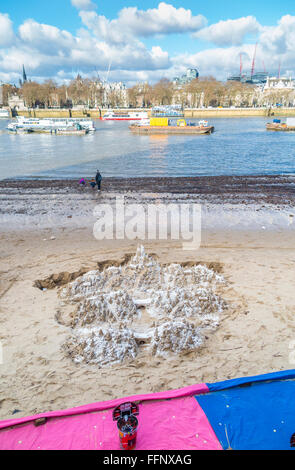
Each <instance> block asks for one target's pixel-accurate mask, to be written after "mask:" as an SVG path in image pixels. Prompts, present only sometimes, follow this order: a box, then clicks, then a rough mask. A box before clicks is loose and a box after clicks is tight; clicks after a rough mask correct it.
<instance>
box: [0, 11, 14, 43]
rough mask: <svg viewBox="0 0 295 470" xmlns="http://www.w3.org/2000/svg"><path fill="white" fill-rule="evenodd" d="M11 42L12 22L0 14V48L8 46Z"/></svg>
mask: <svg viewBox="0 0 295 470" xmlns="http://www.w3.org/2000/svg"><path fill="white" fill-rule="evenodd" d="M13 40H14V33H13V25H12V21H11V19H10V18H9V16H8V15H7V14H5V13H0V47H4V46H9V45H10V44H11V43H12V42H13Z"/></svg>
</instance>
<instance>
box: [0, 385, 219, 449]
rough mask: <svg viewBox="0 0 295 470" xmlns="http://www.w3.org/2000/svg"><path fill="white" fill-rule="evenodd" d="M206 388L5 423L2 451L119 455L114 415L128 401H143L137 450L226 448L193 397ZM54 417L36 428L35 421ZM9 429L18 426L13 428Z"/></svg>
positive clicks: (0, 436) (2, 424)
mask: <svg viewBox="0 0 295 470" xmlns="http://www.w3.org/2000/svg"><path fill="white" fill-rule="evenodd" d="M207 391H208V388H207V386H206V385H205V384H199V385H195V386H191V387H186V388H184V389H180V390H172V391H168V392H161V393H155V394H149V395H135V396H132V397H127V398H124V399H117V400H111V401H107V402H101V403H94V404H92V405H86V406H82V407H78V408H72V409H69V410H62V411H53V412H48V413H42V414H39V415H36V416H31V417H28V418H20V419H17V420H9V421H2V422H0V429H2V430H1V431H0V449H1V450H8V449H9V450H12V449H13V450H14V449H20V450H24V449H32V450H39V449H40V450H41V449H43V450H45V449H60V450H61V449H63V450H74V449H79V450H94V449H104V450H116V449H119V438H118V431H117V425H116V422H114V421H113V420H112V410H113V408H114V407H115V406H117V405H118V404H120V403H123V402H124V401H129V400H130V401H137V402H138V401H139V402H141V403H140V405H139V428H138V438H137V446H136V448H137V449H138V450H144V449H147V450H157V449H163V450H174V449H184V450H188V449H216V450H217V449H221V445H220V443H219V441H218V440H217V438H216V436H215V433H214V431H213V429H212V427H211V425H210V423H209V422H208V419H207V417H206V415H205V414H204V412H203V410H202V408H201V407H200V406H199V404H198V403H197V401H196V400H195V398H194V397H193V395H196V394H200V393H206V392H207ZM39 417H47V418H50V419H48V420H47V422H46V423H45V424H43V425H41V426H38V427H36V426H35V425H34V422H33V421H34V420H36V419H37V418H39ZM7 426H14V427H13V428H11V427H9V428H8V427H7Z"/></svg>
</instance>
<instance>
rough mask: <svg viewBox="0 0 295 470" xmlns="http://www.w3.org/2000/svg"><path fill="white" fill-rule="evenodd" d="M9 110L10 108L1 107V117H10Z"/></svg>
mask: <svg viewBox="0 0 295 470" xmlns="http://www.w3.org/2000/svg"><path fill="white" fill-rule="evenodd" d="M9 118H10V116H9V111H8V109H0V119H9Z"/></svg>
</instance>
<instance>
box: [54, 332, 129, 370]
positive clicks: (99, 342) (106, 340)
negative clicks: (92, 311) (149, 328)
mask: <svg viewBox="0 0 295 470" xmlns="http://www.w3.org/2000/svg"><path fill="white" fill-rule="evenodd" d="M63 347H64V350H65V352H66V354H67V355H68V356H70V357H71V358H72V359H73V360H74V362H76V363H80V362H83V361H85V362H87V363H88V364H91V363H94V364H98V365H99V366H104V365H110V364H113V363H116V362H122V361H123V360H124V359H127V358H131V359H134V358H135V357H136V354H137V349H138V346H137V342H136V340H135V338H134V333H133V332H132V331H131V330H129V329H127V328H124V327H123V328H121V329H114V328H111V327H109V328H107V329H104V328H80V329H79V331H78V332H76V333H75V334H73V335H72V336H71V337H70V338H69V339H68V340H67V341H66V343H65V344H64V346H63Z"/></svg>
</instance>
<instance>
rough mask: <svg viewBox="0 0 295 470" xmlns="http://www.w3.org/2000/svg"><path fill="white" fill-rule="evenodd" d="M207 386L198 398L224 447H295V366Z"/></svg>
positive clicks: (251, 448) (243, 448)
mask: <svg viewBox="0 0 295 470" xmlns="http://www.w3.org/2000/svg"><path fill="white" fill-rule="evenodd" d="M207 386H208V388H209V390H210V393H207V394H205V395H199V396H195V398H196V400H197V401H198V403H199V404H200V406H201V407H202V408H203V410H204V412H205V414H206V416H207V418H208V419H209V422H210V424H211V426H212V428H213V430H214V432H215V434H216V436H217V438H218V440H219V441H220V443H221V445H222V447H223V448H224V449H228V448H229V447H230V448H232V449H238V450H254V449H264V450H268V449H275V450H281V449H290V450H292V449H294V448H291V445H290V440H291V437H292V435H293V434H294V433H295V370H289V371H283V372H276V373H273V374H266V375H260V376H255V377H246V378H241V379H233V380H227V381H225V382H219V383H215V384H207Z"/></svg>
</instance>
